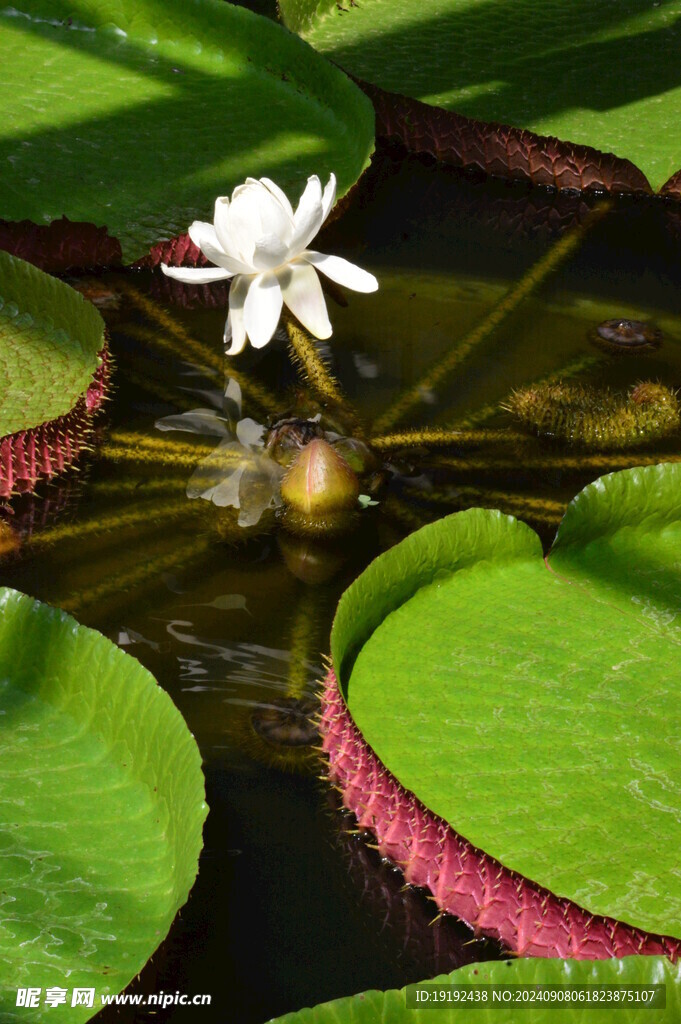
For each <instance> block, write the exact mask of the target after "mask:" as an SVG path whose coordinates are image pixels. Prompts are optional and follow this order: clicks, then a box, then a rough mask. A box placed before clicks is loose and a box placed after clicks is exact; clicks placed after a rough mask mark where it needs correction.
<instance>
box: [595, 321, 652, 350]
mask: <svg viewBox="0 0 681 1024" xmlns="http://www.w3.org/2000/svg"><path fill="white" fill-rule="evenodd" d="M593 341H594V343H595V344H596V345H598V346H600V348H604V349H607V350H608V352H623V353H626V352H632V353H633V352H645V351H646V350H650V349H654V348H659V347H660V345H661V344H662V331H660V330H658V328H657V327H653V325H652V324H648V323H645V322H644V321H643V320H620V319H614V320H604V321H603V323H602V324H599V325H598V327H597V328H596V331H595V334H594V336H593Z"/></svg>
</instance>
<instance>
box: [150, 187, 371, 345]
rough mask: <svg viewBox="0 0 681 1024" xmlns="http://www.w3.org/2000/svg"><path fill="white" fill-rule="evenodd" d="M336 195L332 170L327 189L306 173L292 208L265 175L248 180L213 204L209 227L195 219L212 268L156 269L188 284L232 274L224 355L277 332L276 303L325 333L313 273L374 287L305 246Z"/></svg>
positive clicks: (196, 238)
mask: <svg viewBox="0 0 681 1024" xmlns="http://www.w3.org/2000/svg"><path fill="white" fill-rule="evenodd" d="M335 199H336V179H335V177H334V175H333V174H332V175H331V177H330V178H329V182H328V184H327V186H326V188H325V189H324V190H323V192H322V186H321V182H320V180H319V178H318V177H317V176H316V175H313V176H312V177H310V178H308V181H307V185H306V187H305V190H304V192H303V194H302V196H301V198H300V202H299V203H298V207H297V209H296V211H295V213H294V211H293V208H292V206H291V204H290V202H289V201H288V199H287V197H286V195H285V194H284V193H283V192H282V190H281V189H280V188H279V187H278V186H277V185H275V184H274V182H273V181H270V180H269V178H261V179H260V180H259V181H258V180H256V179H255V178H247V179H246V183H245V184H244V185H238V186H237V187H236V188H235V189H234V192H233V193H232V198H231V200H230V199H229V198H228V197H227V196H220V197H219V198H218V199H216V201H215V219H214V222H213V224H207V223H206V222H204V221H199V220H196V221H194V223H193V224H192V225H191V227H190V228H189V237H190V238H191V240H192V242H194V244H195V245H197V246H198V247H199V249H200V250H201V252H202V253H203V255H204V256H205V257H206V259H208V260H210V262H211V263H214V264H215V267H214V268H213V267H206V268H195V269H189V268H185V267H168V266H165V265H163V267H162V269H163V271H164V273H165V274H167V275H168V277H174V278H177V279H178V280H179V281H184V282H185V283H187V284H208V283H210V282H212V281H221V280H225V279H227V278H232V279H233V280H232V283H231V286H230V290H229V315H228V317H227V323H226V325H225V343H226V344H229V343H230V342H231V347H230V348H229V350H228V354H229V355H236V354H237V353H238V352H241V351H242V349H243V348H244V346H245V344H246V339H247V338H248V339H250V342H251V344H252V345H253V347H254V348H262V347H263V346H264V345H266V344H267V342H268V341H269V340H270V338H271V337H272V335H273V334H274V332H275V331H276V329H277V324H278V323H279V317H280V315H281V309H282V305H283V304H284V303H285V304H286V305H287V306H288V308H289V309H290V310H291V312H292V313H293V315H294V316H295V317H296V318H297V319H298V320H299V321H300V323H301V324H302V325H303V327H306V328H307V330H308V331H310V333H311V334H313V335H314V336H315V337H316V338H328V337H330V335H331V324H330V322H329V317H328V314H327V311H326V302H325V301H324V294H323V292H322V288H321V285H320V283H319V278H318V277H317V271H318V270H319V271H321V272H322V273H323V274H325V275H326V276H327V277H329V278H330V279H331V280H332V281H335V282H336V283H337V284H341V285H344V286H345V287H347V288H351V289H353V290H354V291H358V292H373V291H376V289H377V288H378V282H377V281H376V278H375V277H374V276H373V274H369V273H367V272H366V271H365V270H360V268H359V267H356V266H355V265H354V264H353V263H349V262H348V260H344V259H341V258H340V257H338V256H325V255H323V254H322V253H320V252H314V251H313V250H312V249H308V248H307V246H308V245H309V244H310V242H311V241H312V239H313V238H314V237H315V235H316V234H317V232H318V231H319V229H320V228H321V226H322V224H323V223H324V221H325V220H326V218H327V216H328V214H329V212H330V211H331V208H332V207H333V204H334V202H335Z"/></svg>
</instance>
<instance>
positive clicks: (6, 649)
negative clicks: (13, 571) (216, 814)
mask: <svg viewBox="0 0 681 1024" xmlns="http://www.w3.org/2000/svg"><path fill="white" fill-rule="evenodd" d="M205 815H206V805H205V803H204V787H203V777H202V774H201V758H200V755H199V751H198V748H197V746H196V743H195V742H194V740H193V738H192V736H191V735H190V733H189V731H188V729H187V727H186V725H185V723H184V721H183V719H182V717H181V715H180V713H179V712H178V711H177V709H176V708H175V706H174V705H173V703H172V702H171V700H170V698H169V697H168V696H167V695H166V694H165V693H164V692H163V691H162V690H161V689H160V688H159V687H158V686H157V684H156V682H155V680H154V679H153V677H152V676H150V675H149V673H148V672H147V671H146V669H144V668H142V666H141V665H140V664H139V663H138V662H137V661H135V659H134V658H132V657H130V656H129V655H127V654H125V653H124V652H123V651H122V650H120V649H119V648H118V647H116V646H115V645H114V644H112V643H111V642H110V641H109V640H107V639H105V638H104V637H103V636H101V635H100V634H99V633H96V632H95V631H94V630H92V629H86V628H85V627H83V626H80V625H79V624H78V623H77V622H76V621H75V620H74V619H72V618H71V617H70V616H68V615H66V614H65V613H63V612H60V611H58V610H57V609H54V608H50V607H48V606H47V605H43V604H40V603H39V602H37V601H34V600H32V599H31V598H29V597H26V596H25V595H23V594H19V593H17V592H16V591H14V590H9V589H7V588H4V589H3V590H2V591H0V879H1V880H2V881H1V884H0V1019H1V1020H2V1021H3V1024H9V1022H12V1021H31V1022H38V1021H43V1020H67V1019H68V1020H69V1021H74V1022H78V1021H84V1020H87V1019H89V1018H90V1017H91V1016H93V1015H94V1014H95V1013H96V1012H97V1010H98V1009H101V1006H102V1003H101V997H102V995H106V994H107V993H116V992H118V991H120V990H121V989H122V988H123V987H124V986H125V985H126V984H127V983H128V982H129V981H130V980H131V978H133V977H134V975H135V974H137V972H138V971H139V970H140V968H141V967H142V965H143V964H144V963H145V961H146V960H147V959H148V957H149V956H150V955H151V953H152V952H153V951H154V949H155V948H156V947H157V946H158V944H159V943H160V942H161V940H162V939H163V938H164V936H165V935H166V932H167V931H168V929H169V927H170V924H171V922H172V920H173V918H174V916H175V914H176V912H177V910H178V908H179V907H180V906H182V904H183V903H184V902H185V900H186V899H187V894H188V892H189V889H190V887H191V885H192V884H193V881H194V878H195V876H196V870H197V858H198V854H199V850H200V847H201V829H202V825H203V821H204V818H205ZM19 988H40V989H41V990H42V992H41V997H40V1005H39V1007H37V1008H34V1009H31V1008H26V1007H17V1005H16V1001H17V989H19ZM50 988H61V989H65V990H67V991H68V1001H67V1005H61V1006H56V1007H51V1006H49V1005H46V1004H45V1002H44V995H45V993H46V991H47V989H50ZM74 988H93V989H95V993H96V996H95V1004H94V1007H93V1008H92V1009H89V1008H88V1007H86V1006H80V1007H75V1008H72V1007H71V1000H72V998H73V996H72V993H73V989H74Z"/></svg>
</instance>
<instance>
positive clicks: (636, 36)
mask: <svg viewBox="0 0 681 1024" xmlns="http://www.w3.org/2000/svg"><path fill="white" fill-rule="evenodd" d="M280 8H281V10H282V14H283V17H284V20H285V22H286V24H287V25H289V26H290V27H291V28H293V29H294V30H296V31H299V32H300V33H301V35H303V37H304V38H305V39H307V40H308V42H310V43H312V45H313V46H315V47H316V48H317V49H318V50H320V51H321V52H322V53H325V54H326V55H327V56H328V57H330V58H331V59H332V60H334V61H336V62H337V63H338V64H339V65H340V66H341V67H342V68H345V69H346V70H347V71H349V72H351V73H352V74H353V75H357V76H358V77H359V78H363V79H365V80H367V81H369V82H373V83H375V84H376V85H380V86H382V87H383V88H384V89H389V90H391V91H393V92H398V93H404V94H407V95H409V96H413V97H415V98H417V99H420V100H424V101H425V102H427V103H432V104H435V105H436V106H441V107H445V108H446V109H447V110H453V111H456V112H457V113H459V114H466V115H467V116H469V117H474V118H477V119H479V120H481V121H496V122H502V123H504V124H510V125H513V126H515V127H517V128H530V129H532V130H533V131H535V132H539V133H540V134H541V135H556V136H558V138H560V139H562V140H564V141H566V142H576V143H582V144H586V145H589V146H594V147H595V148H596V149H600V150H602V151H604V152H613V153H615V154H616V155H617V156H620V157H626V158H628V159H629V160H632V161H633V162H634V163H635V164H636V165H637V166H638V167H640V168H641V170H642V171H643V172H644V174H645V175H646V176H647V178H648V180H649V181H650V184H651V185H652V187H653V188H654V189H658V188H659V187H660V186H661V185H662V184H663V183H664V182H665V181H666V180H667V179H668V178H669V177H671V175H672V174H673V173H674V172H675V171H677V170H678V169H679V167H681V140H680V139H679V133H678V131H677V130H676V126H677V125H678V122H679V119H680V118H681V83H680V81H679V77H678V74H677V71H676V68H677V65H678V53H679V47H680V46H681V20H680V18H681V0H661V2H660V3H652V2H650V3H641V2H640V0H617V2H616V3H612V2H611V0H551V2H549V0H515V2H511V0H429V2H428V3H424V2H423V0H361V2H360V3H357V4H356V5H352V4H351V3H350V2H349V0H348V3H342V4H336V3H332V2H329V0H280Z"/></svg>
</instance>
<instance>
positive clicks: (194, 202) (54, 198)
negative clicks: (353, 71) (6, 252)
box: [0, 0, 373, 261]
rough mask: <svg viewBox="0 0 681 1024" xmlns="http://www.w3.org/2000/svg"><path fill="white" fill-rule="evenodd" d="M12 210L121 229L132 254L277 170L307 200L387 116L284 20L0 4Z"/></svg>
mask: <svg viewBox="0 0 681 1024" xmlns="http://www.w3.org/2000/svg"><path fill="white" fill-rule="evenodd" d="M0 67H1V68H2V71H0V82H2V85H3V86H4V93H5V104H4V107H3V126H2V131H1V138H0V168H2V170H1V171H0V196H1V198H0V218H3V219H5V220H9V221H19V220H23V219H29V220H31V221H34V222H36V223H38V224H44V223H45V222H47V221H52V220H55V219H57V218H59V217H61V216H62V215H65V216H66V217H68V218H69V219H70V220H71V221H81V222H94V223H95V224H97V225H106V226H107V227H108V229H109V234H110V235H113V236H115V237H117V238H118V239H119V241H120V243H121V246H122V250H123V258H124V260H125V261H131V260H133V259H135V258H137V257H140V256H143V255H145V253H146V252H147V250H148V249H149V247H150V246H151V245H153V244H154V243H156V242H158V241H159V240H160V239H163V238H170V237H173V236H175V235H178V234H180V233H182V232H184V231H186V230H187V226H188V225H189V224H190V223H191V221H192V220H194V219H195V218H197V217H199V218H201V219H203V220H207V219H210V220H212V208H213V201H214V199H215V197H216V195H224V194H229V193H230V192H231V190H232V188H233V187H234V186H235V185H237V184H239V183H240V182H242V181H244V179H245V178H246V177H247V176H249V175H251V176H254V177H261V176H263V175H267V176H269V177H270V178H272V179H273V180H274V181H276V182H277V184H278V185H280V186H281V187H282V188H284V190H287V191H288V192H289V194H290V196H291V199H292V200H293V199H294V198H296V197H297V196H298V195H299V194H300V192H301V191H302V188H303V186H304V184H305V179H306V178H307V176H308V175H309V174H312V173H316V174H319V175H320V176H321V177H323V178H325V177H327V176H328V174H329V172H330V171H334V172H335V174H336V176H337V178H338V186H339V194H340V195H342V194H343V193H344V192H346V191H347V190H348V188H350V186H351V185H352V184H353V183H354V182H355V180H356V179H357V178H358V177H359V175H360V174H361V172H362V170H363V169H364V167H365V166H366V164H367V162H368V159H369V156H370V154H371V151H372V148H373V110H372V108H371V104H370V102H369V101H368V100H367V99H366V97H365V96H364V95H363V94H362V93H361V92H360V90H359V89H358V88H357V87H356V86H355V85H354V84H353V83H352V82H350V81H349V80H348V78H347V77H346V76H345V75H344V74H342V72H340V71H339V70H338V69H336V68H334V67H332V66H331V64H330V63H329V62H328V61H326V60H324V59H323V58H322V57H320V56H319V55H318V54H316V53H314V51H313V50H312V49H311V48H310V47H308V46H306V45H305V44H304V43H302V42H301V41H300V40H299V39H296V38H295V37H293V36H292V35H291V34H290V33H288V32H286V31H285V30H284V29H282V28H281V27H280V26H279V25H277V24H275V23H274V22H271V21H269V20H268V19H266V18H262V17H259V16H258V15H255V14H252V13H251V12H249V11H246V10H244V9H242V8H237V7H234V6H233V5H232V4H228V3H224V2H221V0H194V2H192V3H186V2H185V0H17V3H16V4H12V5H11V6H7V7H5V9H4V10H3V11H0Z"/></svg>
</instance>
